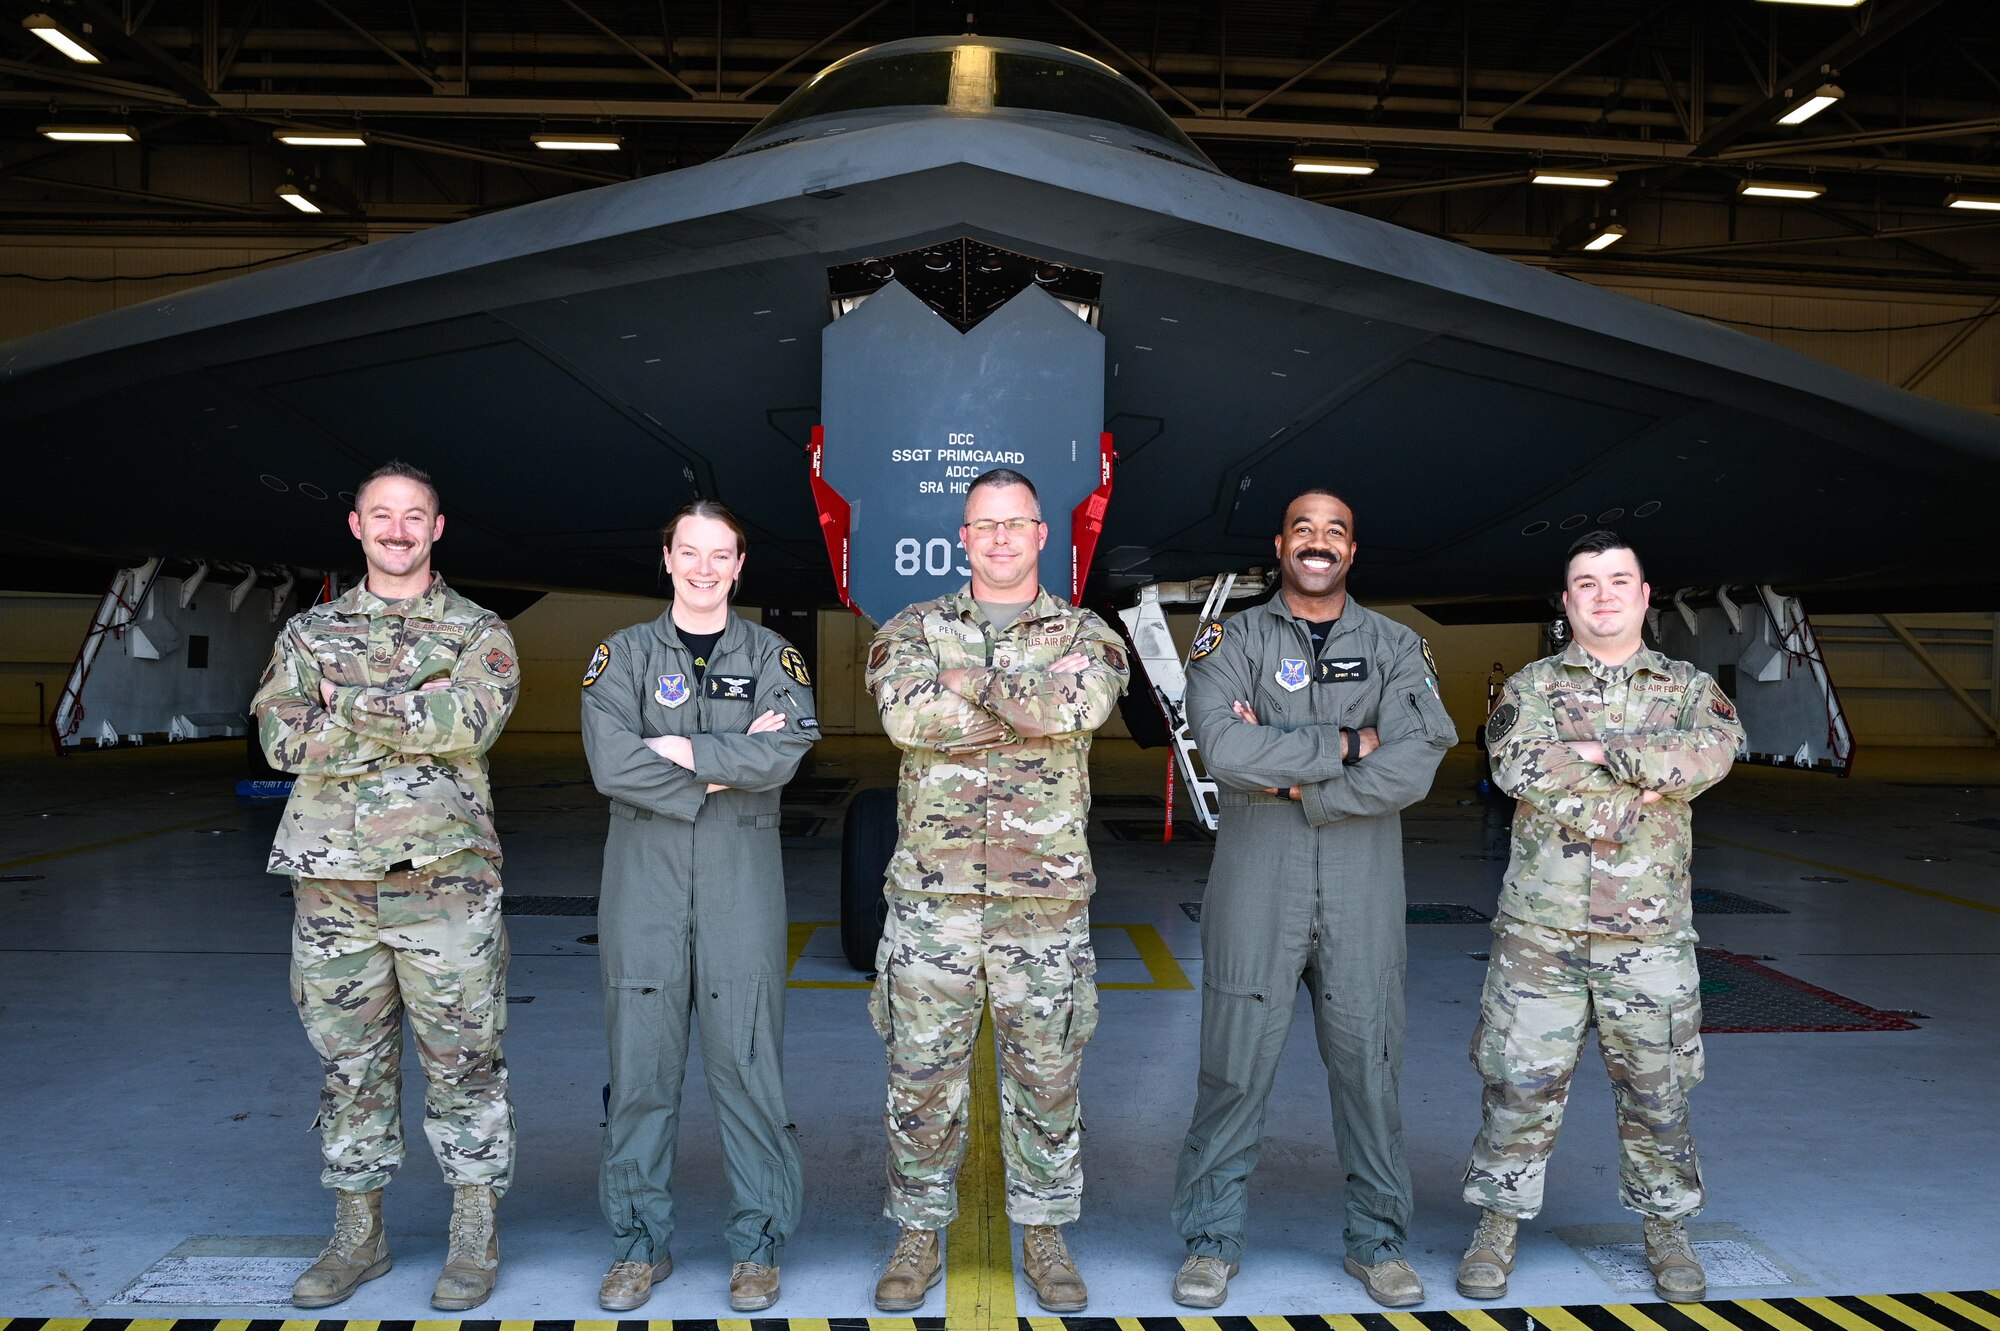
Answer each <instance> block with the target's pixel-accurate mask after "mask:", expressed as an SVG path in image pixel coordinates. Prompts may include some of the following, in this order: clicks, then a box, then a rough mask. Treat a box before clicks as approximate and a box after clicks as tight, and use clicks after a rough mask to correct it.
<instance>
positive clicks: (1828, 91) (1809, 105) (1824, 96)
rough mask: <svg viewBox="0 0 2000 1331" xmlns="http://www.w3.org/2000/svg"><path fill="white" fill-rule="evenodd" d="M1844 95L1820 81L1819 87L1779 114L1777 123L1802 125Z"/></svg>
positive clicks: (1844, 94) (1830, 85)
mask: <svg viewBox="0 0 2000 1331" xmlns="http://www.w3.org/2000/svg"><path fill="white" fill-rule="evenodd" d="M1846 95H1847V94H1846V93H1844V92H1842V91H1841V90H1840V89H1838V88H1836V87H1834V86H1833V85H1832V84H1831V83H1822V84H1820V85H1819V87H1817V88H1814V89H1813V93H1812V96H1810V97H1808V98H1806V99H1805V100H1804V101H1802V102H1800V103H1799V104H1798V105H1797V106H1794V107H1793V108H1792V109H1791V110H1789V111H1787V112H1785V114H1783V115H1781V116H1779V117H1778V123H1779V124H1780V125H1803V124H1804V123H1805V122H1806V121H1808V120H1811V119H1812V118H1813V117H1814V116H1816V115H1818V114H1819V113H1820V112H1822V111H1824V110H1826V108H1827V107H1829V106H1832V105H1833V104H1834V103H1835V102H1837V101H1839V100H1840V99H1841V98H1843V97H1845V96H1846Z"/></svg>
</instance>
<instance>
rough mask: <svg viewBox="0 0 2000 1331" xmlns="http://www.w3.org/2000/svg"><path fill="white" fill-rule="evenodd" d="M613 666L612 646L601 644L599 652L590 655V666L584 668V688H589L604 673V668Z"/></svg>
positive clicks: (598, 648)
mask: <svg viewBox="0 0 2000 1331" xmlns="http://www.w3.org/2000/svg"><path fill="white" fill-rule="evenodd" d="M610 664H611V644H610V643H608V642H600V643H598V644H597V650H596V651H594V652H592V653H591V654H590V664H589V665H587V666H585V667H584V668H583V687H585V688H586V689H587V688H589V687H590V686H591V685H592V684H595V683H596V682H597V677H598V676H599V675H601V674H603V673H604V667H606V666H608V665H610Z"/></svg>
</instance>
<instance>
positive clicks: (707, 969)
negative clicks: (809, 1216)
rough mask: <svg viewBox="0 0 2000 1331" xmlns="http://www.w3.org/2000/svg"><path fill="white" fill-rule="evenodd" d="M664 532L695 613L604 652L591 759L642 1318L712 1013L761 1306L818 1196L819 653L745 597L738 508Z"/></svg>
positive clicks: (619, 1126)
mask: <svg viewBox="0 0 2000 1331" xmlns="http://www.w3.org/2000/svg"><path fill="white" fill-rule="evenodd" d="M690 533H692V535H691V534H690ZM663 545H664V547H665V548H664V554H665V558H666V561H667V566H668V569H669V571H670V572H671V573H672V574H673V577H674V590H675V598H674V603H673V605H672V606H671V607H670V608H669V609H668V610H667V612H666V613H664V614H662V615H661V616H660V617H659V618H658V619H655V620H653V621H652V622H650V623H645V624H636V625H633V626H632V627H631V628H627V629H623V630H621V631H620V632H618V633H616V634H614V635H613V636H612V637H611V639H610V640H609V641H608V642H605V643H602V644H600V645H599V646H598V648H597V650H596V652H595V653H593V655H592V657H591V660H590V664H589V666H588V668H587V669H586V670H585V672H584V677H583V742H584V751H585V753H586V754H587V755H588V757H589V761H590V773H591V778H592V780H593V781H594V782H595V783H596V786H597V789H598V790H599V791H600V792H601V793H602V794H604V795H606V796H608V797H609V798H610V800H611V826H610V833H609V835H608V837H607V838H606V841H605V846H604V883H603V891H602V895H601V896H600V898H599V902H598V912H597V922H598V946H599V948H600V949H601V952H602V957H603V971H604V991H605V992H604V1004H605V1025H606V1028H607V1032H608V1036H609V1042H610V1047H611V1096H610V1103H609V1106H608V1110H607V1114H606V1122H605V1138H604V1154H603V1160H602V1163H601V1167H600V1173H599V1194H600V1200H601V1202H602V1204H603V1207H604V1214H605V1218H606V1219H607V1220H609V1221H610V1223H611V1231H612V1266H611V1269H610V1271H608V1272H607V1273H606V1274H605V1277H604V1280H603V1282H602V1284H601V1285H600V1288H599V1293H598V1298H599V1303H600V1304H601V1306H603V1307H605V1308H607V1309H611V1310H613V1311H620V1312H628V1311H631V1310H632V1309H634V1308H637V1307H639V1306H640V1305H641V1304H643V1303H645V1301H646V1299H647V1296H648V1294H649V1293H650V1291H651V1288H652V1285H653V1283H654V1282H655V1281H656V1280H658V1279H664V1278H665V1277H666V1276H667V1275H668V1274H670V1273H671V1271H672V1269H673V1258H672V1256H671V1255H670V1248H669V1245H670V1243H671V1242H672V1239H673V1233H674V1199H673V1193H672V1190H671V1185H672V1180H673V1169H674V1157H675V1152H676V1147H677V1145H678V1142H679V1135H680V1101H681V1078H682V1074H683V1071H684V1069H685V1067H686V1063H687V1055H688V1036H689V1016H690V1013H691V1012H692V1014H693V1015H694V1016H695V1017H697V1018H698V1019H699V1021H700V1025H701V1052H702V1068H703V1071H704V1072H705V1073H706V1075H707V1079H708V1092H709V1098H710V1099H711V1100H712V1101H713V1102H714V1104H715V1117H716V1124H717V1127H718V1129H719V1131H720V1133H721V1137H722V1161H723V1169H724V1171H725V1172H726V1174H727V1175H728V1178H729V1184H730V1190H731V1193H732V1205H731V1207H730V1210H729V1218H728V1222H727V1224H726V1225H725V1226H724V1230H723V1235H724V1238H725V1239H726V1240H727V1242H728V1245H729V1248H730V1253H731V1258H732V1262H733V1266H732V1269H731V1272H730V1292H729V1298H730V1306H731V1307H732V1308H735V1309H737V1310H739V1311H754V1310H758V1309H762V1308H767V1307H769V1306H771V1304H772V1303H774V1302H776V1300H777V1297H778V1267H779V1263H780V1261H781V1260H782V1258H783V1255H784V1249H785V1244H786V1242H787V1240H788V1239H789V1238H790V1237H791V1234H792V1232H793V1231H794V1230H795V1229H796V1228H797V1227H798V1223H799V1216H800V1212H801V1210H802V1207H803V1203H804V1193H805V1190H804V1184H803V1181H802V1167H801V1156H800V1151H799V1142H798V1133H797V1130H796V1129H795V1128H794V1127H793V1126H792V1124H791V1122H790V1116H789V1115H788V1114H787V1112H786V1109H785V1086H784V1063H783V1046H784V1027H785V973H786V970H787V955H786V912H785V880H784V867H783V861H782V855H781V852H780V849H779V841H778V818H779V808H778V805H779V800H780V798H781V795H782V791H783V787H784V784H785V783H786V782H787V781H789V780H790V779H791V777H792V774H793V773H794V771H796V770H797V768H798V765H799V760H800V759H801V758H803V757H804V756H805V754H806V752H807V751H808V750H809V749H810V748H811V747H812V745H813V743H814V742H815V741H816V740H817V739H818V738H819V722H818V720H817V718H816V716H815V714H814V709H813V695H812V689H811V687H810V682H811V681H810V676H809V675H808V674H807V671H806V664H805V659H804V657H803V656H801V655H800V653H799V652H798V650H797V649H796V648H794V647H793V646H792V645H791V644H789V643H788V642H786V641H785V640H784V639H783V638H782V637H780V636H779V635H778V634H776V633H773V632H772V631H771V630H769V629H767V628H764V627H762V626H761V625H758V624H753V623H751V622H750V621H748V620H746V619H743V618H742V617H740V616H739V615H737V614H735V613H734V612H733V611H732V610H731V609H730V608H729V606H728V600H727V598H728V596H729V593H730V590H731V588H732V587H733V585H734V582H735V579H736V577H737V575H738V574H739V573H740V571H741V568H742V563H743V549H742V532H741V528H740V526H739V525H738V524H737V522H736V520H735V518H734V517H733V515H730V514H729V512H728V510H727V509H725V508H723V507H722V506H721V505H719V504H715V503H713V502H712V501H697V502H696V503H695V504H692V505H689V506H688V508H687V509H685V510H683V511H682V513H680V514H677V515H676V517H675V521H674V522H672V523H670V524H669V525H668V527H667V530H666V532H665V533H664V539H663ZM711 547H713V548H711Z"/></svg>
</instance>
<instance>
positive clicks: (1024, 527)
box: [965, 518, 1042, 536]
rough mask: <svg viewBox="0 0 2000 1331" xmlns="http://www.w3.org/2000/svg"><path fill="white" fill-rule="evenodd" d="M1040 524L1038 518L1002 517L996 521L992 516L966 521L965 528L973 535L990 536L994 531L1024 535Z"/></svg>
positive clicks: (1010, 534)
mask: <svg viewBox="0 0 2000 1331" xmlns="http://www.w3.org/2000/svg"><path fill="white" fill-rule="evenodd" d="M1041 525H1042V520H1041V519H1040V518H1002V519H1000V520H999V521H997V522H996V521H995V520H994V519H992V518H981V519H980V520H979V521H977V522H968V523H966V524H965V529H966V530H967V531H969V532H971V533H972V534H973V535H974V536H991V535H992V534H993V533H994V532H996V531H1005V532H1006V533H1007V534H1008V535H1009V536H1026V535H1027V534H1028V533H1029V532H1031V531H1033V530H1034V529H1035V528H1037V527H1039V526H1041Z"/></svg>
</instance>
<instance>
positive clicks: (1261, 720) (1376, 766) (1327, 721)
mask: <svg viewBox="0 0 2000 1331" xmlns="http://www.w3.org/2000/svg"><path fill="white" fill-rule="evenodd" d="M1238 701H1241V702H1247V703H1249V704H1250V706H1251V708H1252V709H1253V710H1254V711H1255V712H1256V713H1257V721H1258V724H1256V725H1251V724H1250V723H1248V722H1246V721H1243V720H1240V719H1238V717H1237V716H1236V714H1235V712H1234V711H1233V710H1231V707H1230V704H1231V703H1234V702H1238ZM1187 713H1188V728H1189V729H1190V730H1191V731H1193V733H1194V738H1195V743H1196V744H1197V745H1199V746H1200V748H1201V760H1202V766H1203V767H1205V768H1206V769H1207V771H1208V774H1209V775H1210V776H1212V777H1214V778H1215V780H1216V782H1217V784H1218V785H1221V786H1224V787H1227V788H1229V789H1232V790H1240V791H1249V792H1253V793H1254V792H1258V791H1263V790H1266V789H1276V790H1279V791H1286V792H1288V791H1289V790H1290V788H1291V787H1293V786H1297V787H1298V788H1299V816H1300V817H1301V818H1303V819H1304V821H1305V822H1306V823H1308V824H1310V825H1311V826H1313V827H1324V826H1326V825H1328V824H1329V823H1335V822H1340V821H1342V820H1344V819H1348V818H1380V817H1385V816H1387V817H1394V816H1395V815H1397V814H1398V812H1399V811H1400V810H1402V809H1405V808H1407V807H1409V806H1410V805H1412V804H1415V803H1416V802H1417V801H1418V800H1420V799H1422V798H1423V797H1424V796H1425V795H1426V794H1427V793H1428V792H1429V791H1430V788H1431V778H1432V777H1434V776H1435V775H1436V774H1437V768H1438V764H1439V763H1440V762H1442V761H1443V760H1444V755H1445V751H1446V750H1447V749H1449V748H1451V746H1452V745H1454V744H1456V743H1457V742H1458V733H1457V731H1455V730H1454V729H1453V728H1452V724H1451V717H1450V716H1449V715H1448V714H1446V712H1445V710H1444V703H1443V702H1441V701H1440V700H1439V698H1438V692H1437V667H1436V666H1434V665H1433V664H1431V656H1430V648H1429V647H1427V646H1426V645H1425V644H1424V640H1423V638H1422V637H1420V636H1418V634H1417V633H1416V631H1415V630H1413V629H1409V628H1406V627H1404V626H1403V625H1401V624H1398V623H1397V622H1396V621H1395V620H1393V619H1389V618H1387V617H1385V616H1382V615H1378V614H1376V613H1375V612H1374V611H1373V610H1370V609H1368V608H1367V607H1366V606H1364V605H1360V604H1358V603H1356V602H1355V601H1354V600H1353V599H1351V598H1350V599H1349V600H1348V602H1347V608H1346V609H1345V610H1344V611H1342V612H1341V616H1340V620H1339V622H1338V623H1336V624H1335V625H1334V626H1333V628H1332V629H1331V630H1330V631H1329V632H1328V633H1327V637H1326V643H1325V645H1324V646H1323V647H1322V648H1321V649H1320V652H1319V655H1318V656H1317V657H1315V656H1314V655H1313V647H1312V638H1311V636H1310V634H1309V632H1308V630H1307V628H1306V622H1305V621H1304V620H1302V619H1300V618H1299V617H1298V616H1297V615H1295V614H1293V613H1292V610H1291V607H1290V606H1289V605H1288V604H1286V602H1285V596H1284V593H1283V592H1279V593H1278V594H1277V595H1275V596H1273V597H1272V598H1271V599H1270V600H1268V601H1266V602H1265V603H1264V604H1262V605H1258V606H1252V607H1251V608H1250V609H1248V610H1245V611H1244V612H1243V613H1242V614H1240V615H1237V616H1235V617H1233V618H1232V619H1230V620H1229V621H1228V622H1227V623H1226V624H1222V625H1219V626H1217V625H1214V624H1210V625H1206V626H1204V627H1203V630H1202V632H1201V633H1199V634H1197V635H1196V642H1195V646H1194V650H1193V652H1192V653H1191V655H1190V658H1189V664H1188V682H1187ZM1369 726H1373V727H1374V728H1375V732H1376V735H1377V736H1378V737H1379V738H1380V740H1381V745H1380V747H1379V748H1377V749H1375V750H1374V751H1373V752H1372V753H1370V754H1369V755H1368V756H1367V757H1366V758H1363V759H1361V760H1360V761H1359V762H1356V763H1354V764H1352V765H1349V764H1348V763H1346V762H1344V761H1342V760H1343V759H1344V758H1345V756H1346V750H1345V747H1344V745H1345V742H1346V741H1345V740H1344V739H1343V738H1342V736H1341V733H1340V732H1341V729H1342V728H1343V727H1345V728H1347V729H1349V730H1360V729H1363V728H1365V727H1369ZM1223 802H1224V803H1225V804H1230V803H1233V801H1229V800H1224V801H1223ZM1223 816H1224V817H1225V818H1226V817H1228V816H1229V815H1227V814H1225V815H1223Z"/></svg>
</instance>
